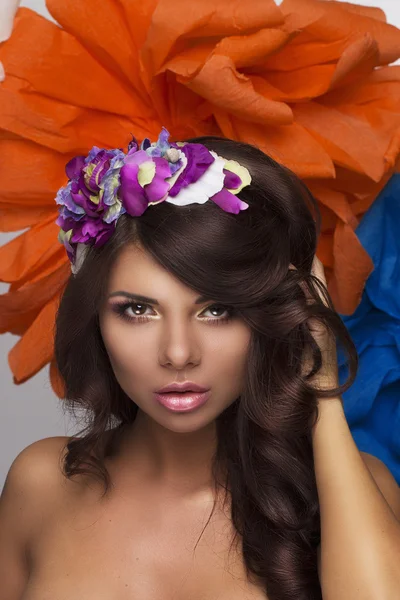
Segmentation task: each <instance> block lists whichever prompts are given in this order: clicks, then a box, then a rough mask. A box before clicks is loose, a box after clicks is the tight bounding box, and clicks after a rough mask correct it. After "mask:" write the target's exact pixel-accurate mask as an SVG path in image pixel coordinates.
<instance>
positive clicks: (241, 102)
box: [178, 54, 293, 125]
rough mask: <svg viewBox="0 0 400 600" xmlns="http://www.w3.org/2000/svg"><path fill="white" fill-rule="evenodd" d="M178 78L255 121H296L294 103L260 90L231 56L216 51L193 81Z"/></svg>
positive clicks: (244, 117) (199, 92) (281, 123)
mask: <svg viewBox="0 0 400 600" xmlns="http://www.w3.org/2000/svg"><path fill="white" fill-rule="evenodd" d="M178 81H181V83H185V85H186V86H187V87H188V88H189V89H191V90H192V91H194V92H196V93H197V94H199V95H200V96H202V97H203V98H206V99H207V100H210V101H211V102H212V103H213V104H215V105H216V106H218V107H219V108H223V109H224V110H226V111H228V112H230V113H231V114H233V115H235V116H237V117H239V118H241V119H247V120H249V121H252V122H254V123H262V124H264V125H267V124H275V125H287V124H289V123H291V122H292V121H293V115H292V111H291V109H290V107H289V106H288V105H287V104H284V103H283V102H276V101H275V100H270V99H269V98H266V97H264V96H261V95H260V94H258V93H257V92H256V91H255V89H254V87H253V85H252V83H251V79H250V78H249V77H247V76H246V75H243V74H241V73H239V72H238V71H237V70H236V69H235V65H234V63H233V62H232V60H231V59H230V58H228V57H225V56H221V55H217V54H215V55H214V56H212V57H211V58H210V59H209V60H208V61H207V62H206V63H205V65H204V67H203V68H202V69H201V70H200V71H199V72H198V73H197V75H195V77H193V78H192V79H190V80H189V81H186V80H184V79H181V78H180V77H178Z"/></svg>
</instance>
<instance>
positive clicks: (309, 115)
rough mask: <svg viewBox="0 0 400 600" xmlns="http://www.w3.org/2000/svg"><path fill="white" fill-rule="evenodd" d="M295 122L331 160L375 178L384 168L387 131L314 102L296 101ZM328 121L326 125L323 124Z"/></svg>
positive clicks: (388, 136) (381, 174) (380, 174)
mask: <svg viewBox="0 0 400 600" xmlns="http://www.w3.org/2000/svg"><path fill="white" fill-rule="evenodd" d="M293 112H294V115H295V120H296V122H297V123H299V124H300V125H302V126H303V127H304V128H305V129H307V130H308V131H309V132H310V133H311V134H312V135H315V136H316V139H318V140H319V142H320V143H321V146H323V148H324V149H325V150H326V151H327V152H328V154H329V155H330V156H331V157H332V158H333V160H334V161H335V162H336V163H338V164H340V165H342V166H345V167H347V168H349V169H350V170H352V171H358V172H360V173H368V176H369V177H371V179H373V180H374V181H378V180H379V179H380V178H381V177H382V176H383V174H384V172H385V165H384V161H383V155H384V152H385V150H386V148H387V146H388V143H389V141H390V137H391V134H390V133H389V132H384V131H382V130H381V129H377V130H374V129H372V128H371V127H370V125H369V124H368V123H365V121H363V119H361V118H360V119H357V118H355V117H351V116H349V115H346V114H343V113H341V112H339V111H338V110H335V109H334V108H331V107H328V106H322V105H321V104H319V103H317V102H307V104H304V103H303V104H296V105H295V107H294V108H293ZM327 123H329V127H327Z"/></svg>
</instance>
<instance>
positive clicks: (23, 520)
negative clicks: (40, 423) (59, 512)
mask: <svg viewBox="0 0 400 600" xmlns="http://www.w3.org/2000/svg"><path fill="white" fill-rule="evenodd" d="M69 439H70V438H67V437H61V436H57V437H49V438H44V439H41V440H38V441H36V442H33V443H32V444H30V445H29V446H26V447H25V448H24V449H23V450H22V451H21V452H20V453H19V454H18V455H17V456H16V458H15V459H14V461H13V462H12V464H11V466H10V468H9V471H8V473H7V477H6V481H5V484H4V487H3V490H2V493H1V496H0V580H1V582H2V586H3V587H2V589H3V591H4V587H5V597H6V598H10V599H11V598H19V597H20V594H22V591H23V590H24V586H25V584H26V581H27V579H28V576H29V551H28V548H29V544H30V542H31V540H32V539H33V538H34V536H35V535H36V533H37V532H38V530H39V529H40V527H41V525H42V524H43V522H44V520H45V519H46V515H47V514H48V513H49V508H50V507H52V505H53V504H55V503H56V502H55V500H57V499H59V498H60V497H61V495H62V493H61V492H62V489H63V483H62V482H63V479H65V477H64V476H63V474H62V470H61V464H62V458H63V453H64V451H65V448H66V444H67V442H68V440H69Z"/></svg>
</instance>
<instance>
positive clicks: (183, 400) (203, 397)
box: [155, 390, 211, 412]
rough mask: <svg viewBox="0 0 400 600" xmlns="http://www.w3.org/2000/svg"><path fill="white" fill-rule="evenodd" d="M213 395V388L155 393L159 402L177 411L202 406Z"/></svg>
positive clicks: (185, 410) (187, 410) (186, 410)
mask: <svg viewBox="0 0 400 600" xmlns="http://www.w3.org/2000/svg"><path fill="white" fill-rule="evenodd" d="M210 396H211V390H208V391H207V392H167V393H164V394H160V393H158V392H156V393H155V398H156V400H157V402H159V403H160V404H162V405H163V406H165V408H168V409H169V410H173V411H175V412H189V411H191V410H194V409H195V408H198V407H199V406H202V405H203V404H205V403H206V402H207V400H208V399H209V397H210Z"/></svg>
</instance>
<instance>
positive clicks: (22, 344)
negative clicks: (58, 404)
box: [8, 297, 59, 383]
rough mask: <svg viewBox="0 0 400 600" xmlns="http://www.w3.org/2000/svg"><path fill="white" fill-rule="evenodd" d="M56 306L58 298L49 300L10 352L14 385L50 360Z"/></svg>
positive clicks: (21, 381) (34, 372)
mask: <svg viewBox="0 0 400 600" xmlns="http://www.w3.org/2000/svg"><path fill="white" fill-rule="evenodd" d="M58 305H59V298H58V297H56V298H53V299H52V300H50V301H49V302H48V303H47V304H46V305H45V306H44V307H43V309H42V310H41V312H40V313H39V315H38V316H37V318H36V319H35V321H34V322H33V323H32V325H31V326H30V327H29V329H28V330H27V331H26V333H25V334H24V335H23V337H22V338H21V339H20V340H19V341H18V342H17V343H16V345H15V346H14V347H13V348H12V349H11V350H10V352H9V355H8V362H9V365H10V368H11V370H12V372H13V373H14V380H15V383H23V382H24V381H26V380H27V379H29V378H30V377H32V376H33V375H35V374H36V373H37V372H38V371H40V369H42V368H43V367H44V366H45V365H46V364H47V363H48V362H50V360H51V359H52V357H53V353H54V324H55V320H56V313H57V308H58Z"/></svg>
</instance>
